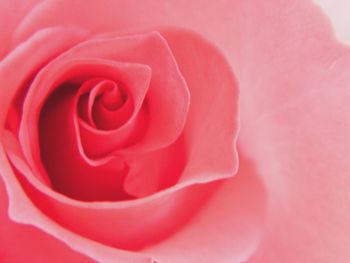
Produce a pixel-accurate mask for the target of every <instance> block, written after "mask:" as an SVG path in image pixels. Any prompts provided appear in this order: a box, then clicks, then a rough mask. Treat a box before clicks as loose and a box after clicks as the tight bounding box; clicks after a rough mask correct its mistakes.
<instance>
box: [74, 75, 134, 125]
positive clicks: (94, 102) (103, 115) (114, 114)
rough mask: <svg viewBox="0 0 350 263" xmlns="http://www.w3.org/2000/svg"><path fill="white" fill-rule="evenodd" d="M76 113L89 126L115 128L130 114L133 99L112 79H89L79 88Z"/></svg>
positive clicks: (132, 107)
mask: <svg viewBox="0 0 350 263" xmlns="http://www.w3.org/2000/svg"><path fill="white" fill-rule="evenodd" d="M78 96H79V100H78V105H77V107H78V114H79V117H80V118H81V119H82V120H83V121H85V122H86V123H87V124H89V125H90V126H91V127H93V128H96V129H100V130H112V129H117V128H119V127H120V126H121V125H123V124H124V123H125V122H126V121H127V120H128V119H129V118H130V117H131V115H132V111H133V109H134V105H133V101H132V99H131V98H130V96H128V94H127V91H125V90H124V89H123V88H121V86H120V85H118V84H117V82H116V81H114V80H109V79H90V80H87V81H85V82H84V83H83V84H82V86H81V88H80V90H79V95H78Z"/></svg>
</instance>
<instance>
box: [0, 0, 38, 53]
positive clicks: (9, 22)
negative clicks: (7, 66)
mask: <svg viewBox="0 0 350 263" xmlns="http://www.w3.org/2000/svg"><path fill="white" fill-rule="evenodd" d="M39 2H40V0H29V1H22V0H18V1H17V0H14V1H7V0H1V1H0V7H1V8H0V60H1V59H2V57H3V56H5V55H6V52H7V51H8V50H9V49H10V47H11V46H12V44H13V43H12V34H13V31H14V29H15V28H16V27H17V25H18V24H19V23H20V22H21V19H22V18H23V16H25V15H26V13H28V12H29V10H31V9H32V8H33V6H35V5H36V4H37V3H39Z"/></svg>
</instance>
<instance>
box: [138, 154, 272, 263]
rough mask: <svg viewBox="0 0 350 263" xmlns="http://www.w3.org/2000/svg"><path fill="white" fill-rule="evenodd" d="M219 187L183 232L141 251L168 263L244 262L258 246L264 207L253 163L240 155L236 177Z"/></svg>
mask: <svg viewBox="0 0 350 263" xmlns="http://www.w3.org/2000/svg"><path fill="white" fill-rule="evenodd" d="M212 187H215V185H212ZM218 187H219V189H218V191H217V192H216V194H214V195H213V197H212V198H211V199H210V200H209V201H208V202H207V203H206V204H205V205H204V208H203V209H202V210H201V211H200V213H199V214H198V215H196V216H195V217H193V218H192V220H191V221H190V222H189V223H188V224H187V225H186V226H185V227H184V228H183V229H180V230H179V231H178V232H176V233H174V235H173V236H171V238H169V239H167V240H165V241H163V242H161V243H159V244H157V245H155V246H151V247H148V248H146V249H144V250H143V251H144V252H147V253H148V254H151V255H154V257H156V258H157V259H159V261H160V262H167V263H168V262H169V263H172V262H173V263H176V262H203V263H210V262H220V263H232V262H246V259H247V258H248V257H249V256H250V254H251V253H252V252H254V251H255V249H256V248H257V247H258V245H259V242H260V235H261V232H262V226H263V223H264V212H265V210H264V208H265V203H266V195H265V192H264V189H263V186H262V184H261V182H260V180H259V174H258V172H257V170H256V167H255V165H254V163H253V162H252V161H251V160H249V159H247V158H246V157H245V156H244V155H243V153H242V152H241V159H240V170H239V172H238V174H237V175H236V176H235V177H234V178H230V179H227V180H224V181H219V183H218Z"/></svg>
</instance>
